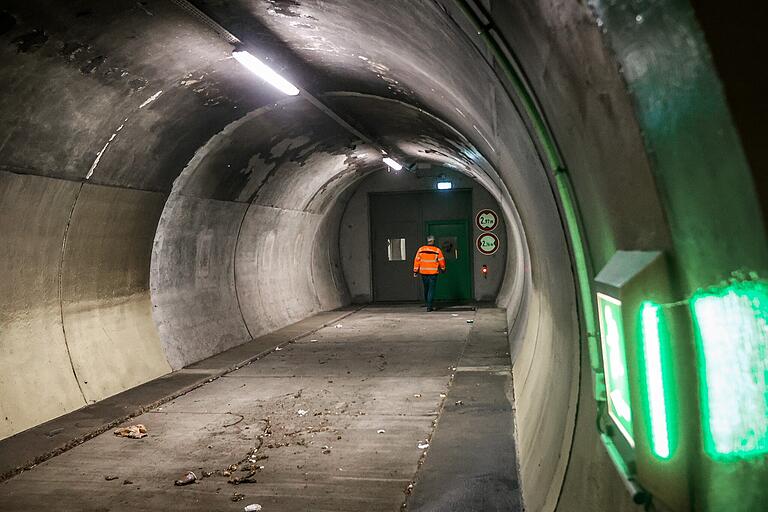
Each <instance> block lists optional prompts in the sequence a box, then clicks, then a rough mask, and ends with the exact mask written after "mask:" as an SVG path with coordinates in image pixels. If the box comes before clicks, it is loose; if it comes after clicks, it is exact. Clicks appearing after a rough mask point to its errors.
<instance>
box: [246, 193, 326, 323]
mask: <svg viewBox="0 0 768 512" xmlns="http://www.w3.org/2000/svg"><path fill="white" fill-rule="evenodd" d="M321 221H322V216H320V215H315V214H311V213H306V212H300V211H293V210H283V209H279V208H268V207H265V206H258V205H251V207H250V208H249V209H248V213H247V214H246V216H245V220H244V221H243V227H242V230H241V232H240V239H239V241H238V244H237V255H236V258H235V261H236V267H235V270H236V274H237V293H238V298H239V299H240V306H241V308H242V312H243V317H244V318H245V322H246V324H247V325H248V330H249V331H250V333H251V335H253V336H259V335H260V334H264V333H267V332H270V331H273V330H275V329H279V328H281V327H284V326H286V325H288V324H290V323H293V322H297V321H299V320H301V319H303V318H305V317H307V316H308V315H310V314H312V313H315V312H318V311H320V301H319V300H318V298H317V295H316V294H315V285H314V283H313V280H312V268H313V252H314V251H315V250H317V249H315V248H314V244H315V237H316V233H317V231H318V227H319V225H320V223H321ZM321 253H322V251H321Z"/></svg>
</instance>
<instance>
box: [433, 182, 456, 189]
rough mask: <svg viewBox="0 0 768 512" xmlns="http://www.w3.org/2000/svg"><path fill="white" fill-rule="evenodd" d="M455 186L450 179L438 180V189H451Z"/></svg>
mask: <svg viewBox="0 0 768 512" xmlns="http://www.w3.org/2000/svg"><path fill="white" fill-rule="evenodd" d="M452 188H453V183H451V182H450V181H438V182H437V189H438V190H451V189H452Z"/></svg>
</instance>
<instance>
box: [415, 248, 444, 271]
mask: <svg viewBox="0 0 768 512" xmlns="http://www.w3.org/2000/svg"><path fill="white" fill-rule="evenodd" d="M438 269H439V270H438ZM440 270H445V258H444V257H443V251H441V250H440V248H439V247H435V246H434V245H422V246H421V247H419V250H418V251H416V258H414V260H413V273H414V274H417V273H418V274H426V275H434V274H437V273H438V272H439V271H440Z"/></svg>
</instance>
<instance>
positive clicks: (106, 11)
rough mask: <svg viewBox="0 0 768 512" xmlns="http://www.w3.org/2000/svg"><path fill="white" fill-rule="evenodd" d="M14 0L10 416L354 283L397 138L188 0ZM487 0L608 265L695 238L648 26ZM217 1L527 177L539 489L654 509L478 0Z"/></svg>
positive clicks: (4, 53) (405, 118) (519, 382)
mask: <svg viewBox="0 0 768 512" xmlns="http://www.w3.org/2000/svg"><path fill="white" fill-rule="evenodd" d="M6 4H7V5H4V6H3V9H5V10H6V11H3V12H2V13H0V21H2V23H0V28H1V30H0V38H1V39H2V40H1V41H0V42H2V44H0V62H2V66H0V86H1V87H2V88H1V89H0V90H3V91H4V92H3V94H2V95H0V112H2V113H3V117H4V120H5V121H7V122H5V123H3V124H2V125H0V140H1V141H2V143H1V144H0V166H1V167H0V213H2V215H0V234H1V235H2V237H3V240H4V242H5V243H3V244H0V282H2V283H3V292H2V294H0V423H1V425H0V438H1V437H6V436H8V435H10V434H12V433H14V432H18V431H20V430H23V429H25V428H27V427H29V426H32V425H35V424H38V423H41V422H43V421H45V420H46V419H49V418H51V417H55V416H57V415H59V414H63V413H65V412H68V411H71V410H73V409H76V408H78V407H80V406H82V405H84V404H85V403H87V402H88V401H93V400H99V399H101V398H104V397H105V396H109V395H110V394H114V393H115V392H118V391H120V390H121V389H125V388H127V387H130V386H133V385H136V384H138V383H140V382H143V381H146V380H148V379H151V378H153V377H155V376H158V375H161V374H163V373H166V372H168V371H170V370H171V369H172V368H174V369H175V368H179V367H181V366H183V365H185V364H189V363H190V362H192V361H196V360H199V359H201V358H203V357H206V356H208V355H212V354H214V353H216V352H219V351H221V350H223V349H226V348H228V347H231V346H234V345H237V344H238V343H241V342H243V341H247V339H249V337H250V336H256V335H258V334H259V333H263V332H267V331H269V330H271V329H274V328H277V327H279V326H281V325H285V324H286V323H290V322H292V321H295V320H298V319H300V318H302V317H303V316H306V315H308V314H311V313H312V312H314V311H319V310H320V309H326V308H331V307H334V306H336V305H340V304H343V303H345V302H346V301H347V300H348V294H347V291H346V287H345V285H344V283H343V275H342V274H341V273H340V272H339V271H338V268H337V267H336V263H337V261H338V245H337V244H336V243H335V240H336V237H337V236H338V234H337V227H338V223H339V218H340V215H341V211H342V207H343V204H344V202H345V201H346V199H347V198H348V197H349V196H350V195H351V193H352V192H353V190H354V185H355V184H356V183H358V181H359V180H360V179H362V178H363V177H364V176H365V175H366V174H367V173H368V172H370V171H372V170H373V169H374V168H375V167H374V166H376V165H380V163H379V160H378V159H377V158H376V155H375V153H374V152H372V151H371V148H365V147H364V146H363V145H361V144H360V141H356V140H354V139H353V138H352V137H350V136H349V135H348V134H347V133H346V132H343V131H341V130H340V129H339V128H338V127H337V126H336V125H334V124H333V123H331V122H329V121H328V120H327V119H324V118H323V117H322V115H320V114H319V113H318V111H316V110H314V109H313V108H312V107H310V106H308V105H307V104H306V103H303V102H302V101H301V100H298V101H290V100H289V101H286V102H282V103H281V102H280V101H279V100H280V99H281V97H280V96H279V95H278V94H277V93H275V92H273V91H272V90H270V89H268V88H266V87H263V86H262V84H260V83H259V82H258V81H254V79H253V78H252V77H251V76H250V75H248V74H247V72H245V71H244V70H242V69H241V68H240V67H239V66H238V65H237V64H236V63H234V62H233V61H232V59H231V58H229V55H230V52H231V47H230V46H229V45H228V44H227V43H225V42H224V41H222V40H221V39H219V38H218V37H217V36H216V35H215V34H213V33H212V32H210V31H208V29H207V28H205V27H204V26H203V25H201V24H200V23H199V22H198V21H196V20H195V19H194V18H192V17H190V16H188V14H187V13H185V12H184V11H182V10H180V9H178V7H177V6H175V5H173V4H172V3H171V2H168V1H165V0H156V1H152V2H147V3H146V4H142V5H143V6H144V9H147V10H149V11H150V12H151V15H148V14H147V13H146V12H145V11H144V10H142V9H140V8H137V6H136V3H135V2H132V1H128V0H125V1H117V2H110V3H109V5H106V4H104V3H99V2H88V1H86V2H83V6H82V9H79V10H75V9H73V8H71V6H66V5H53V6H52V5H48V4H46V2H43V1H17V0H12V1H9V2H7V3H6ZM487 5H488V7H489V11H490V12H491V14H492V16H493V21H494V24H495V26H496V27H497V29H498V30H499V31H500V32H502V33H503V34H504V35H505V37H506V39H507V42H508V43H509V45H510V48H512V49H513V51H514V54H515V55H516V57H517V59H518V61H519V64H520V66H521V68H522V70H523V71H524V74H525V76H526V77H527V79H528V82H529V84H530V87H531V89H532V91H533V92H534V95H535V97H536V99H537V100H538V102H539V105H540V107H541V109H542V111H543V113H544V115H545V117H546V118H547V120H548V121H549V126H550V128H551V130H552V133H553V136H554V138H555V139H556V141H557V145H558V150H559V151H560V153H561V154H562V156H563V159H564V161H565V162H566V163H567V166H568V172H569V177H570V180H571V183H572V185H573V190H574V195H575V197H576V199H577V201H578V204H579V208H580V213H581V219H582V223H583V226H582V227H583V229H584V239H585V242H586V243H587V246H588V260H589V261H588V264H589V266H590V267H591V269H592V270H594V269H600V268H602V266H603V265H604V264H605V263H606V262H607V261H608V259H609V258H610V257H611V255H612V254H613V253H614V252H615V250H617V249H624V250H671V249H673V242H672V240H671V235H670V231H669V223H668V222H667V217H668V215H669V214H670V212H672V213H675V211H676V210H675V209H674V206H675V205H674V204H671V205H670V204H669V203H667V204H665V203H664V202H663V200H665V198H663V197H662V194H661V193H660V192H659V189H658V188H657V182H656V181H655V180H656V178H657V176H655V175H654V172H655V171H656V170H657V168H658V167H659V165H660V164H659V159H658V158H656V159H655V160H654V159H651V158H649V157H648V154H649V153H653V150H654V148H653V147H652V146H651V147H647V146H646V144H650V143H649V142H648V140H646V139H644V138H643V136H642V133H643V132H642V130H643V129H644V128H645V127H646V126H645V125H644V124H643V123H642V122H641V121H638V116H637V115H636V109H637V108H638V107H637V103H636V101H635V100H636V96H635V91H633V90H631V89H630V88H628V87H627V81H631V80H637V79H638V76H639V75H637V73H638V71H642V70H641V69H640V68H638V67H637V66H634V67H632V66H626V65H624V66H619V65H618V64H621V63H623V64H632V63H634V64H638V63H642V62H645V61H643V60H642V59H641V58H640V57H643V55H644V53H643V52H644V51H645V46H643V45H642V44H640V45H632V44H629V43H631V34H632V33H633V32H631V30H641V29H642V27H641V28H640V29H638V28H637V27H635V28H632V29H630V31H629V32H627V33H628V34H630V35H629V36H626V37H628V40H627V41H628V42H627V45H628V46H629V47H630V48H629V50H627V52H626V54H623V55H619V56H616V55H615V54H614V53H613V52H612V49H611V47H610V46H609V43H608V42H606V39H605V37H604V34H603V33H602V31H603V30H605V29H604V28H603V29H601V25H604V20H602V19H601V20H600V23H598V22H597V20H596V18H595V16H596V12H597V11H599V10H600V9H597V10H596V11H593V9H594V8H595V6H597V7H599V8H601V9H603V10H606V8H605V6H603V5H602V3H601V2H592V3H590V5H589V6H588V5H583V4H581V3H577V2H561V1H556V2H547V3H544V2H535V1H524V2H502V1H498V2H496V1H491V2H487ZM208 7H209V8H210V9H211V11H212V14H213V15H214V17H215V18H216V19H217V20H218V21H220V22H221V23H222V24H224V25H225V26H227V27H230V28H232V29H233V30H234V29H236V28H237V29H239V31H240V32H239V35H241V36H242V37H244V38H250V39H251V40H253V41H262V42H264V51H265V52H266V53H267V54H268V56H270V57H271V58H273V59H274V62H284V63H290V65H289V64H286V66H287V67H288V71H289V74H291V75H292V76H290V77H291V78H293V79H296V80H297V81H298V82H300V83H302V85H304V86H305V87H307V88H308V89H310V90H312V91H313V92H317V93H318V94H320V95H321V96H322V98H323V100H324V101H325V102H326V103H328V104H329V105H330V106H331V107H332V108H333V109H334V110H336V111H337V112H339V113H340V114H341V115H343V116H344V117H346V118H348V119H351V120H354V122H355V124H356V125H357V126H359V127H360V128H361V129H363V130H364V131H365V132H366V133H367V134H369V135H370V136H371V137H372V138H374V139H375V140H377V141H379V142H380V143H381V144H384V145H386V146H387V147H388V148H390V149H391V150H392V151H396V152H400V154H401V155H403V156H405V157H407V158H409V159H413V160H419V161H431V162H434V163H436V164H446V163H451V164H453V165H455V166H456V167H457V168H458V169H459V170H461V172H464V173H465V174H468V175H470V176H472V177H473V178H475V179H477V180H478V181H479V182H480V183H481V184H483V186H484V187H485V188H487V189H488V190H491V191H492V193H493V194H494V196H496V197H499V198H501V199H500V205H501V209H502V210H503V211H504V214H505V221H506V226H507V234H508V240H509V241H510V243H509V246H510V249H513V250H510V251H509V252H508V262H507V274H506V276H505V280H504V283H503V285H502V287H501V289H500V292H499V299H498V301H499V304H500V305H501V306H506V307H507V308H508V315H509V324H510V330H509V333H510V348H511V353H512V354H513V356H514V369H513V374H514V381H515V383H514V386H515V399H516V408H517V410H516V423H517V425H516V426H517V433H516V434H517V441H518V450H519V454H518V455H519V470H520V474H521V480H522V492H523V497H524V500H525V502H526V507H527V509H528V510H536V511H547V512H548V511H551V510H560V511H571V510H573V511H583V510H611V511H618V512H623V511H629V510H634V506H633V504H632V503H631V502H630V499H629V497H628V495H627V493H626V492H625V490H624V488H623V486H622V484H621V482H620V480H619V477H618V475H617V473H616V471H615V469H614V468H613V466H612V464H611V462H610V460H609V459H608V456H607V454H606V453H605V451H604V449H603V447H602V446H601V443H600V440H599V437H598V435H597V431H596V429H595V427H594V419H595V415H596V411H595V402H594V400H593V397H592V382H591V378H592V377H591V373H590V369H589V361H588V356H587V350H586V346H584V345H583V343H581V342H582V341H583V338H582V337H581V332H580V330H581V328H582V326H580V325H579V323H578V317H577V311H578V308H577V306H578V305H577V300H576V293H575V288H574V276H573V273H572V266H573V265H572V260H571V258H570V254H569V244H568V240H567V236H566V233H565V231H564V228H563V214H562V205H561V204H560V202H559V198H558V195H557V193H556V192H555V186H554V184H553V183H552V178H551V176H550V175H548V172H547V170H546V169H545V166H544V165H543V158H542V155H541V148H540V147H538V146H537V144H536V143H535V142H534V141H533V140H532V139H531V135H530V126H529V125H528V120H526V119H525V117H524V115H523V112H524V109H522V107H521V105H520V103H519V100H518V99H517V98H516V97H515V95H514V94H510V90H511V87H510V84H508V83H506V82H505V79H504V77H503V75H502V74H500V73H499V71H498V67H497V66H496V65H495V64H494V62H492V60H491V57H490V55H489V53H488V51H487V49H486V48H485V47H483V46H482V45H481V44H480V42H479V40H478V39H477V38H476V33H475V31H474V29H473V28H472V27H470V26H468V25H467V23H466V20H465V18H464V17H463V15H462V14H461V13H460V12H458V11H457V10H456V7H455V5H454V3H453V2H447V1H442V0H441V1H434V2H419V3H414V2H405V3H402V2H401V3H398V2H377V1H374V0H371V1H366V2H363V1H361V2H359V5H357V7H356V9H355V11H354V14H355V15H354V16H350V12H349V11H350V9H349V5H348V3H345V2H329V1H323V2H320V1H315V0H304V1H303V2H300V3H299V2H296V3H295V5H294V3H291V6H289V7H281V9H275V8H274V5H272V3H259V2H245V1H242V2H240V1H233V2H227V3H216V2H213V3H210V5H208ZM286 9H287V10H288V14H290V15H286V14H285V12H286ZM616 9H624V8H623V7H616ZM632 19H634V14H633V16H632ZM296 20H299V21H301V22H302V23H303V25H306V26H309V27H311V30H310V29H306V30H303V29H302V27H300V26H299V25H295V24H293V23H292V22H294V21H296ZM645 26H648V24H646V25H645ZM305 28H306V27H305ZM393 30H394V31H395V34H394V35H393V33H392V31H393ZM350 34H356V35H357V36H359V37H349V35H350ZM609 35H610V36H611V37H616V39H617V40H618V41H619V44H622V35H623V34H617V35H616V36H614V35H613V34H609ZM697 48H698V47H697ZM190 49H194V51H191V50H190ZM701 54H706V51H702V52H701ZM650 57H653V55H652V54H650ZM650 57H649V58H650ZM621 59H623V61H622V60H621ZM651 60H652V59H651ZM620 61H621V62H620ZM448 64H450V65H448ZM627 72H630V73H635V74H634V75H630V76H627V74H626V73H627ZM654 90H655V89H654ZM331 91H352V92H350V93H346V94H335V93H333V94H332V93H331ZM641 92H642V91H641ZM662 99H664V98H662ZM652 100H653V101H656V99H655V98H652ZM649 118H652V115H651V114H648V115H647V116H646V118H645V119H644V121H643V122H646V123H647V120H648V119H649ZM651 120H652V119H651ZM686 146H687V147H689V148H693V150H694V151H697V147H696V144H695V141H689V143H688V144H687V145H686ZM654 154H655V153H654ZM678 174H679V173H678ZM666 200H667V201H669V200H670V198H669V196H666ZM709 202H712V201H709ZM706 219H707V217H706V216H704V217H702V220H701V221H700V222H705V221H706ZM688 235H689V233H688V232H685V230H683V231H682V232H681V234H680V235H679V236H680V237H681V238H685V237H686V236H687V238H688V240H692V239H693V238H694V237H692V236H688ZM689 245H692V246H694V245H695V244H689ZM286 267H289V268H290V269H291V271H290V272H286ZM713 268H714V267H713ZM718 272H720V270H718ZM593 273H594V272H593ZM713 275H715V274H713ZM717 275H720V274H717ZM708 278H709V275H708ZM95 355H98V360H95V359H94V358H93V357H92V356H95Z"/></svg>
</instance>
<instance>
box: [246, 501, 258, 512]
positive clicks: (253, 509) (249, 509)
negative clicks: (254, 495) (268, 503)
mask: <svg viewBox="0 0 768 512" xmlns="http://www.w3.org/2000/svg"><path fill="white" fill-rule="evenodd" d="M243 510H244V511H245V512H258V511H259V510H261V505H259V504H258V503H252V504H250V505H248V506H246V507H245V508H244V509H243Z"/></svg>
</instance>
